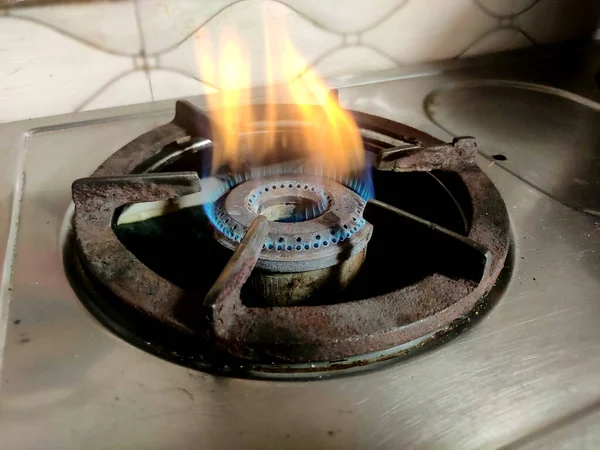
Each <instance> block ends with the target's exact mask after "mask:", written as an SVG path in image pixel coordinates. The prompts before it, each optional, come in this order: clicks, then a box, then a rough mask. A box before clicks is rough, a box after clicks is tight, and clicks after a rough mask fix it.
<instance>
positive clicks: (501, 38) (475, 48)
mask: <svg viewBox="0 0 600 450" xmlns="http://www.w3.org/2000/svg"><path fill="white" fill-rule="evenodd" d="M530 45H532V43H531V41H529V39H527V38H526V37H525V36H524V35H523V33H520V32H519V31H518V30H514V29H506V28H505V29H500V30H495V31H492V32H491V33H490V34H488V35H486V36H484V37H483V38H481V39H479V40H478V41H477V42H475V43H474V44H473V45H472V46H471V47H469V49H468V50H467V51H466V52H464V53H463V54H462V55H461V56H462V57H469V56H475V55H480V54H483V53H493V52H502V51H507V50H513V49H516V48H522V47H528V46H530Z"/></svg>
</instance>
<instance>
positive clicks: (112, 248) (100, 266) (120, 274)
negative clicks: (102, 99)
mask: <svg viewBox="0 0 600 450" xmlns="http://www.w3.org/2000/svg"><path fill="white" fill-rule="evenodd" d="M199 191H200V180H199V178H198V175H197V174H196V173H195V172H177V173H162V174H151V175H147V174H143V175H124V176H113V177H92V178H82V179H79V180H76V181H75V182H74V183H73V186H72V192H73V202H74V203H75V214H74V217H73V226H74V229H75V239H76V244H77V247H78V248H79V250H80V251H81V255H82V257H83V262H84V264H85V266H86V268H87V269H88V270H89V271H90V272H91V273H92V275H93V276H94V277H95V278H96V279H97V280H98V281H100V282H101V283H102V284H103V285H104V286H105V287H107V288H108V290H109V291H110V292H111V293H112V294H114V295H115V296H117V297H119V298H121V299H122V301H124V302H125V303H126V304H127V305H129V306H130V307H132V308H134V309H136V310H138V311H140V312H142V313H144V314H146V315H148V316H151V317H155V318H157V319H158V320H160V321H161V322H164V323H166V324H168V325H170V326H172V327H175V328H177V329H179V330H180V331H184V332H186V333H192V330H191V326H190V324H189V323H186V321H185V318H184V317H182V316H179V315H178V314H177V310H178V309H181V306H182V305H184V304H189V305H191V307H194V306H195V305H199V299H196V298H194V296H193V295H191V294H189V293H187V292H185V291H183V290H182V289H180V288H178V287H177V286H175V285H173V284H172V283H170V282H168V281H167V280H165V279H163V278H162V277H160V276H159V275H157V274H156V273H155V272H153V271H152V270H150V269H149V268H148V267H146V266H145V265H144V264H142V263H141V262H140V261H139V260H138V259H137V258H136V257H135V256H134V255H133V254H132V253H130V252H129V251H128V250H127V248H125V246H124V245H123V244H122V243H121V242H120V241H119V239H118V238H117V236H116V234H115V232H114V230H113V228H112V224H113V219H114V216H115V212H116V211H117V210H118V209H119V208H120V207H122V206H124V205H127V204H130V203H140V202H150V201H156V200H166V199H171V198H175V197H179V196H181V195H186V194H192V193H194V192H199Z"/></svg>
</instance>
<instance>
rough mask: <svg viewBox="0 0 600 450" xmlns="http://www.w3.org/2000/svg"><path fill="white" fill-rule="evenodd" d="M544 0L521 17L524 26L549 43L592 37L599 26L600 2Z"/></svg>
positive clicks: (535, 38)
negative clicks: (578, 37) (579, 37)
mask: <svg viewBox="0 0 600 450" xmlns="http://www.w3.org/2000/svg"><path fill="white" fill-rule="evenodd" d="M574 3H575V2H574V1H573V0H541V1H540V2H539V3H537V4H536V5H535V6H534V7H533V8H531V9H530V10H529V11H527V12H525V13H523V14H522V15H521V16H519V18H518V23H519V24H521V28H522V29H523V30H524V31H525V32H526V33H527V34H529V35H530V36H531V37H532V38H533V39H534V40H535V41H536V42H538V43H541V44H545V43H549V42H556V41H562V40H566V39H571V38H574V37H577V36H585V35H589V36H591V34H592V32H593V31H594V30H595V29H596V28H597V24H598V17H599V13H600V1H598V0H578V1H577V5H574Z"/></svg>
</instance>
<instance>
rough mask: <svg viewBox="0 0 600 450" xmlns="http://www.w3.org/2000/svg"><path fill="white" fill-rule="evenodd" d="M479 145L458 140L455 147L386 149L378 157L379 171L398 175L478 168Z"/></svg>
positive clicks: (434, 146) (453, 144) (447, 145)
mask: <svg viewBox="0 0 600 450" xmlns="http://www.w3.org/2000/svg"><path fill="white" fill-rule="evenodd" d="M476 154H477V144H476V142H475V139H473V138H470V137H465V138H456V139H455V140H454V141H453V142H452V144H441V145H432V146H425V147H424V146H421V145H406V146H401V147H395V148H391V149H386V150H384V151H382V152H381V153H380V154H379V157H378V164H377V169H378V170H394V171H396V172H429V171H432V170H446V171H452V172H460V171H464V170H469V169H470V168H472V167H474V166H475V165H476V163H475V155H476Z"/></svg>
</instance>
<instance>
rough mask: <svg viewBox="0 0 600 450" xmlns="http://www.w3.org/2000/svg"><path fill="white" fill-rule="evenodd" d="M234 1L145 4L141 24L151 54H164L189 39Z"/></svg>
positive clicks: (141, 4)
mask: <svg viewBox="0 0 600 450" xmlns="http://www.w3.org/2000/svg"><path fill="white" fill-rule="evenodd" d="M233 3H236V2H235V1H234V0H142V1H140V2H139V14H140V23H141V26H142V32H143V35H144V41H145V44H146V52H147V53H148V54H154V53H161V52H164V51H165V50H167V49H169V48H171V47H173V46H177V45H178V44H179V43H181V42H182V41H184V40H186V39H187V38H189V37H190V36H191V35H192V34H194V33H195V32H196V30H198V28H200V27H201V26H202V25H203V24H204V23H205V22H206V21H207V20H209V19H210V18H211V17H212V16H214V15H215V14H217V13H219V11H221V10H223V9H224V8H228V7H229V6H230V5H232V4H233Z"/></svg>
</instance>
